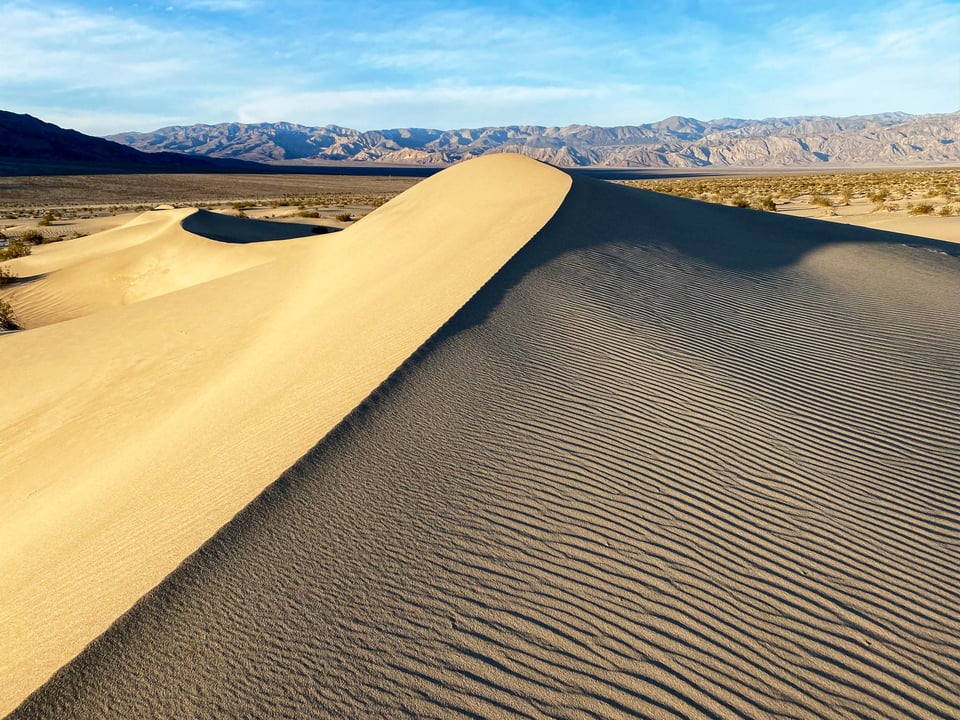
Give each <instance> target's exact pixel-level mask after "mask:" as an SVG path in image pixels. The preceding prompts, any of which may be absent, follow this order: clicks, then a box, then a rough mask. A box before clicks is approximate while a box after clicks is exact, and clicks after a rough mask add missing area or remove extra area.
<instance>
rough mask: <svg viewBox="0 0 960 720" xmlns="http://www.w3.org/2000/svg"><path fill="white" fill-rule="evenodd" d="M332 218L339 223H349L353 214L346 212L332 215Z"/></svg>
mask: <svg viewBox="0 0 960 720" xmlns="http://www.w3.org/2000/svg"><path fill="white" fill-rule="evenodd" d="M334 217H335V218H336V219H337V220H339V221H340V222H350V221H351V220H353V214H352V213H348V212H345V213H337V214H336V215H334Z"/></svg>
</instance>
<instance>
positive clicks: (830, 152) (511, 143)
mask: <svg viewBox="0 0 960 720" xmlns="http://www.w3.org/2000/svg"><path fill="white" fill-rule="evenodd" d="M108 139H110V140H113V141H115V142H118V143H122V144H124V145H128V146H130V147H133V148H136V149H138V150H142V151H144V152H158V151H168V152H178V153H186V154H189V155H200V156H204V157H212V158H232V159H237V160H247V161H253V162H259V163H270V164H310V163H325V162H342V161H349V162H369V163H384V164H398V165H426V166H444V165H450V164H452V163H455V162H459V161H461V160H465V159H468V158H471V157H476V156H479V155H485V154H487V153H494V152H516V153H520V154H523V155H527V156H529V157H533V158H535V159H537V160H542V161H544V162H549V163H551V164H553V165H557V166H560V167H654V168H696V167H710V166H719V167H804V166H814V165H824V164H828V165H838V166H839V165H848V166H850V165H887V164H909V163H960V112H956V113H948V114H930V115H910V114H907V113H902V112H892V113H880V114H876V115H855V116H852V117H844V118H834V117H826V116H804V117H787V118H767V119H764V120H740V119H736V118H721V119H719V120H710V121H701V120H697V119H695V118H687V117H679V116H674V117H669V118H666V119H665V120H661V121H659V122H655V123H649V124H646V125H621V126H616V127H598V126H593V125H568V126H566V127H543V126H532V125H510V126H505V127H485V128H475V129H460V130H432V129H423V128H398V129H392V130H373V131H367V132H361V131H359V130H353V129H350V128H344V127H340V126H338V125H326V126H324V127H310V126H306V125H298V124H295V123H289V122H276V123H256V124H246V123H221V124H218V125H190V126H173V127H166V128H161V129H159V130H155V131H153V132H147V133H137V132H128V133H119V134H117V135H110V136H109V137H108Z"/></svg>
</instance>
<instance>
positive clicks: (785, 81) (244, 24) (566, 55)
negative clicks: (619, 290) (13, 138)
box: [0, 0, 960, 134]
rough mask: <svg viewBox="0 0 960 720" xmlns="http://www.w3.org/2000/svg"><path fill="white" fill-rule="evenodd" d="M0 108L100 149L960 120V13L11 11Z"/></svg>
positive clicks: (957, 6)
mask: <svg viewBox="0 0 960 720" xmlns="http://www.w3.org/2000/svg"><path fill="white" fill-rule="evenodd" d="M0 28H2V32H3V43H2V45H0V54H2V56H3V61H2V62H0V109H4V110H11V111H14V112H26V113H30V114H32V115H36V116H38V117H40V118H42V119H44V120H48V121H50V122H54V123H57V124H58V125H62V126H64V127H72V128H76V129H78V130H81V131H83V132H87V133H91V134H107V133H111V132H120V131H124V130H141V131H146V130H153V129H156V128H158V127H161V126H164V125H173V124H192V123H197V122H201V123H216V122H227V121H241V122H269V121H277V120H288V121H291V122H298V123H303V124H307V125H326V124H328V123H334V124H337V125H344V126H347V127H354V128H358V129H361V130H370V129H381V128H392V127H407V126H415V127H433V128H442V129H450V128H461V127H479V126H484V125H507V124H536V125H567V124H573V123H585V124H594V125H620V124H640V123H645V122H652V121H655V120H660V119H662V118H664V117H667V116H670V115H687V116H692V117H697V118H700V119H703V120H707V119H712V118H719V117H741V118H762V117H772V116H786V115H820V114H823V115H836V116H842V115H853V114H862V113H874V112H884V111H893V110H903V111H906V112H912V113H925V112H951V111H956V110H960V0H893V1H887V0H873V1H871V2H861V1H859V0H832V1H831V2H819V1H817V0H812V1H810V2H804V1H803V0H794V1H792V2H791V1H789V0H787V1H773V0H770V1H762V0H754V1H748V0H712V1H711V0H702V1H697V0H659V1H658V2H645V1H643V0H635V1H633V2H629V1H628V0H607V1H605V2H599V1H598V2H587V1H580V2H574V1H565V0H551V1H549V2H548V1H546V0H513V1H512V2H510V1H508V0H472V1H461V2H451V1H448V2H441V1H439V0H412V1H410V2H404V1H403V0H395V1H393V2H388V1H385V0H353V2H332V1H328V0H318V1H316V2H308V1H307V0H166V1H164V2H151V1H149V0H148V1H143V2H132V3H131V2H117V3H110V2H99V1H96V0H88V1H86V2H76V1H74V2H71V1H70V0H31V1H30V2H26V1H14V2H4V0H0Z"/></svg>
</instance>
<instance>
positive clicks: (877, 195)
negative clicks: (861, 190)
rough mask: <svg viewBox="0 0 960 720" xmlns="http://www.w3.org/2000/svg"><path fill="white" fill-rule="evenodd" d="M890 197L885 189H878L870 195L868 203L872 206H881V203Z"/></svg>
mask: <svg viewBox="0 0 960 720" xmlns="http://www.w3.org/2000/svg"><path fill="white" fill-rule="evenodd" d="M888 197H890V191H889V190H887V189H886V188H880V189H879V190H874V191H873V192H872V193H870V198H869V199H870V202H872V203H873V204H874V205H883V201H884V200H886V199H887V198H888Z"/></svg>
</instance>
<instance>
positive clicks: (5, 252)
mask: <svg viewBox="0 0 960 720" xmlns="http://www.w3.org/2000/svg"><path fill="white" fill-rule="evenodd" d="M30 253H31V250H30V246H29V245H28V244H27V243H26V242H24V240H23V238H22V237H18V238H10V239H9V240H7V246H6V247H5V248H0V261H2V260H13V259H14V258H18V257H26V256H27V255H29V254H30Z"/></svg>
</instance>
